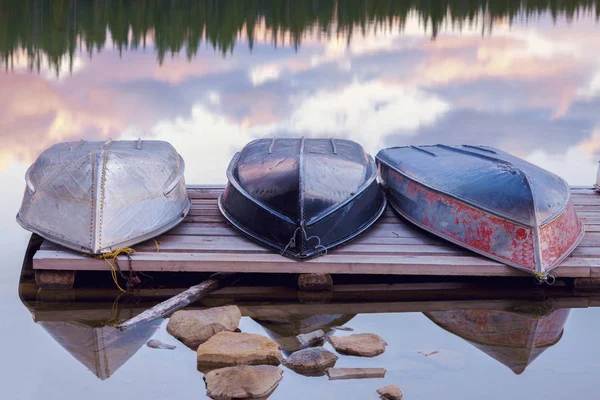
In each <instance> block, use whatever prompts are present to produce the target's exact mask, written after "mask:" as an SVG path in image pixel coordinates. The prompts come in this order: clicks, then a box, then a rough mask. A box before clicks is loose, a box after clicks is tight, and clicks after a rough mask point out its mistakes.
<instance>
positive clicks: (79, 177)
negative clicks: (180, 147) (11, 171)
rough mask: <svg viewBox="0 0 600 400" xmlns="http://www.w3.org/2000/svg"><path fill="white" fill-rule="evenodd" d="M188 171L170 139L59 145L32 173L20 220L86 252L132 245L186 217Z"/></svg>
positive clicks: (49, 150) (25, 224) (32, 168)
mask: <svg viewBox="0 0 600 400" xmlns="http://www.w3.org/2000/svg"><path fill="white" fill-rule="evenodd" d="M184 170H185V164H184V162H183V159H182V158H181V157H180V156H179V154H177V152H176V151H175V149H174V148H173V147H172V146H171V145H170V144H168V143H166V142H161V141H141V140H140V141H114V142H113V141H107V142H83V141H82V142H72V143H59V144H56V145H54V146H53V147H51V148H50V149H48V150H46V151H45V152H44V153H42V154H41V155H40V157H38V159H37V160H36V161H35V163H34V164H33V165H32V166H31V167H30V168H29V170H28V171H27V174H26V177H25V180H26V187H25V192H24V195H23V201H22V203H21V208H20V210H19V213H18V214H17V222H18V223H19V224H20V225H21V226H22V227H23V228H25V229H27V230H29V231H31V232H34V233H37V234H38V235H40V236H42V237H44V238H45V239H48V240H49V241H52V242H54V243H57V244H59V245H62V246H65V247H68V248H70V249H73V250H76V251H81V252H84V253H90V254H101V253H106V252H111V251H114V250H116V249H118V248H122V247H128V246H132V245H134V244H136V243H140V242H143V241H145V240H148V239H151V238H153V237H155V236H158V235H160V234H162V233H164V232H166V231H168V230H169V229H171V228H173V227H174V226H176V225H177V224H179V223H180V222H181V221H182V220H183V219H184V218H185V216H186V215H187V213H188V211H189V209H190V207H191V200H190V199H189V197H188V195H187V191H186V185H185V179H184Z"/></svg>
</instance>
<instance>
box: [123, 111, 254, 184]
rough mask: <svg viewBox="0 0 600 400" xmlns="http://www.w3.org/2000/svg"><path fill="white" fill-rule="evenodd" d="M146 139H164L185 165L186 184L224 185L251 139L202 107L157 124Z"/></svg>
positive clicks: (131, 136)
mask: <svg viewBox="0 0 600 400" xmlns="http://www.w3.org/2000/svg"><path fill="white" fill-rule="evenodd" d="M138 136H140V134H139V132H136V131H133V130H132V131H129V132H126V134H124V135H123V137H122V139H125V140H127V139H129V140H134V139H136V138H137V137H138ZM141 136H142V138H143V139H144V138H147V139H150V138H152V139H161V140H167V141H169V143H171V144H172V145H173V147H175V149H177V151H178V152H179V153H180V154H181V156H182V157H183V159H184V160H185V163H186V170H185V177H186V181H187V183H188V184H198V183H202V184H217V183H225V182H227V178H226V176H225V172H226V171H227V165H228V164H229V160H230V159H231V158H232V157H233V155H234V154H235V152H236V151H238V150H239V149H241V148H242V147H243V146H244V145H245V144H246V143H247V142H248V141H250V140H251V139H252V137H251V135H250V134H249V132H248V131H247V129H245V128H244V127H242V126H240V125H238V124H236V123H234V122H231V121H229V120H227V119H226V118H225V117H224V116H220V115H215V114H212V113H211V112H209V111H208V110H206V109H205V108H204V107H202V106H194V107H193V108H192V113H191V116H190V117H187V118H181V117H180V118H177V119H175V120H174V121H162V122H160V123H158V124H157V125H156V126H155V127H154V128H153V129H152V130H151V132H150V134H149V135H141Z"/></svg>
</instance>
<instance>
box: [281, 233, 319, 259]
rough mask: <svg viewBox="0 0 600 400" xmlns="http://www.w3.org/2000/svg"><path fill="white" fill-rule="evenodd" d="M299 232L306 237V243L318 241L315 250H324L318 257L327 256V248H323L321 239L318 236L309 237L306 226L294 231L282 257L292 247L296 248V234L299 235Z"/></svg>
mask: <svg viewBox="0 0 600 400" xmlns="http://www.w3.org/2000/svg"><path fill="white" fill-rule="evenodd" d="M298 231H301V232H302V236H304V240H305V241H306V242H309V241H311V240H312V239H317V245H316V246H315V247H314V248H315V249H318V248H322V249H323V251H322V252H319V254H318V255H322V256H325V255H327V247H325V246H323V245H322V244H321V238H319V237H318V236H316V235H315V236H311V237H308V234H307V233H306V229H304V226H299V227H298V228H296V230H295V231H294V233H293V234H292V237H291V238H290V241H289V242H288V244H286V245H285V247H284V248H283V251H282V252H281V255H284V254H285V252H286V251H287V250H288V248H290V247H291V246H294V247H296V234H297V233H298Z"/></svg>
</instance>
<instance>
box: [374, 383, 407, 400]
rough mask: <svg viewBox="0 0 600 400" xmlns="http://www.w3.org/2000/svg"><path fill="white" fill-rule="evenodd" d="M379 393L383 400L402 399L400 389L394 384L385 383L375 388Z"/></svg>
mask: <svg viewBox="0 0 600 400" xmlns="http://www.w3.org/2000/svg"><path fill="white" fill-rule="evenodd" d="M377 394H379V395H380V396H381V397H382V398H384V399H385V400H400V399H402V396H403V395H402V391H401V390H400V388H399V387H398V386H396V385H387V386H384V387H381V388H379V389H377Z"/></svg>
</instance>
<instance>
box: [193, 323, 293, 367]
mask: <svg viewBox="0 0 600 400" xmlns="http://www.w3.org/2000/svg"><path fill="white" fill-rule="evenodd" d="M196 354H197V361H198V369H200V370H202V369H204V368H206V367H214V368H216V367H225V366H233V365H244V364H246V365H258V364H269V365H279V364H281V361H282V359H283V356H282V355H281V350H280V349H279V345H278V344H277V343H275V342H274V341H272V340H271V339H269V338H266V337H264V336H261V335H257V334H254V333H234V332H220V333H217V334H216V335H215V336H213V337H211V338H210V339H208V340H207V341H206V342H204V343H202V344H201V345H200V346H198V350H197V351H196Z"/></svg>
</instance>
